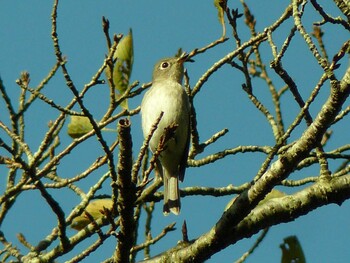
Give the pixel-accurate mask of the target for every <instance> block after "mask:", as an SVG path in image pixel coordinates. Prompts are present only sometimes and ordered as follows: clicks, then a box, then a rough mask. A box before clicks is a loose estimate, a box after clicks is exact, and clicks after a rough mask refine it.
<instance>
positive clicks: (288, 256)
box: [280, 236, 306, 263]
mask: <svg viewBox="0 0 350 263" xmlns="http://www.w3.org/2000/svg"><path fill="white" fill-rule="evenodd" d="M283 241H284V242H283V244H281V245H280V248H281V249H282V259H281V263H293V262H298V263H306V259H305V256H304V252H303V249H302V247H301V245H300V243H299V240H298V238H297V237H296V236H289V237H286V238H285V239H284V240H283Z"/></svg>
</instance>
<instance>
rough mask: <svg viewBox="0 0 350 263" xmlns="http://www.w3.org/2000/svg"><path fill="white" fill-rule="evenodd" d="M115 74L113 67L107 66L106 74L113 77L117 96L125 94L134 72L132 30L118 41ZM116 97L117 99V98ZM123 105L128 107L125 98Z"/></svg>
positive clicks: (115, 55) (114, 66)
mask: <svg viewBox="0 0 350 263" xmlns="http://www.w3.org/2000/svg"><path fill="white" fill-rule="evenodd" d="M114 61H115V63H114V65H113V75H112V76H111V68H110V66H107V68H106V75H107V77H108V78H112V80H113V83H114V86H115V88H116V90H117V93H116V95H117V98H118V97H120V96H121V95H122V94H124V92H125V90H126V89H127V88H128V86H129V81H130V76H131V72H132V66H133V63H134V47H133V37H132V30H131V29H130V31H129V34H128V35H126V36H124V37H123V38H122V39H121V40H120V42H119V43H118V46H117V50H116V51H115V54H114ZM117 98H116V99H117ZM120 105H121V107H123V108H125V109H128V103H127V100H126V99H125V100H124V102H123V103H121V104H120Z"/></svg>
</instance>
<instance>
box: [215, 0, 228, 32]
mask: <svg viewBox="0 0 350 263" xmlns="http://www.w3.org/2000/svg"><path fill="white" fill-rule="evenodd" d="M226 4H227V0H214V6H215V7H216V9H217V10H218V19H219V22H220V24H221V26H222V37H225V35H226V27H225V16H224V15H225V9H226Z"/></svg>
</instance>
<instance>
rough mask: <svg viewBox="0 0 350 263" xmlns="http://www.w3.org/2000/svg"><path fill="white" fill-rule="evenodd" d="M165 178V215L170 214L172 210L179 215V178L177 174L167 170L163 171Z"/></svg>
mask: <svg viewBox="0 0 350 263" xmlns="http://www.w3.org/2000/svg"><path fill="white" fill-rule="evenodd" d="M163 172H164V175H163V180H164V207H163V213H164V215H168V214H169V213H170V212H172V213H174V214H175V215H178V214H179V213H180V207H181V203H180V191H179V179H178V177H177V176H170V175H169V174H168V173H167V172H166V171H163Z"/></svg>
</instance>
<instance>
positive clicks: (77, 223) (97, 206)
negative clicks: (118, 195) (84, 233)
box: [71, 198, 113, 230]
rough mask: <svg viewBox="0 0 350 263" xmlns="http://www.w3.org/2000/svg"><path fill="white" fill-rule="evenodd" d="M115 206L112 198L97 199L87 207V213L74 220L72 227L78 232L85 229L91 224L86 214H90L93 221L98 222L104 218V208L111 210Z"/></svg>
mask: <svg viewBox="0 0 350 263" xmlns="http://www.w3.org/2000/svg"><path fill="white" fill-rule="evenodd" d="M112 206H113V202H112V199H110V198H103V199H95V200H93V201H91V202H90V203H89V204H88V205H87V207H86V208H85V211H84V212H83V213H82V214H81V215H80V216H77V217H76V218H74V219H73V221H72V224H71V227H72V228H74V229H76V230H81V229H83V228H84V227H86V226H87V225H88V224H90V223H91V221H90V219H89V217H88V216H86V214H85V212H88V213H89V214H90V215H91V216H92V217H93V219H94V220H95V221H96V220H97V219H99V218H101V217H103V213H102V212H103V210H104V208H106V209H108V210H111V209H112Z"/></svg>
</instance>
